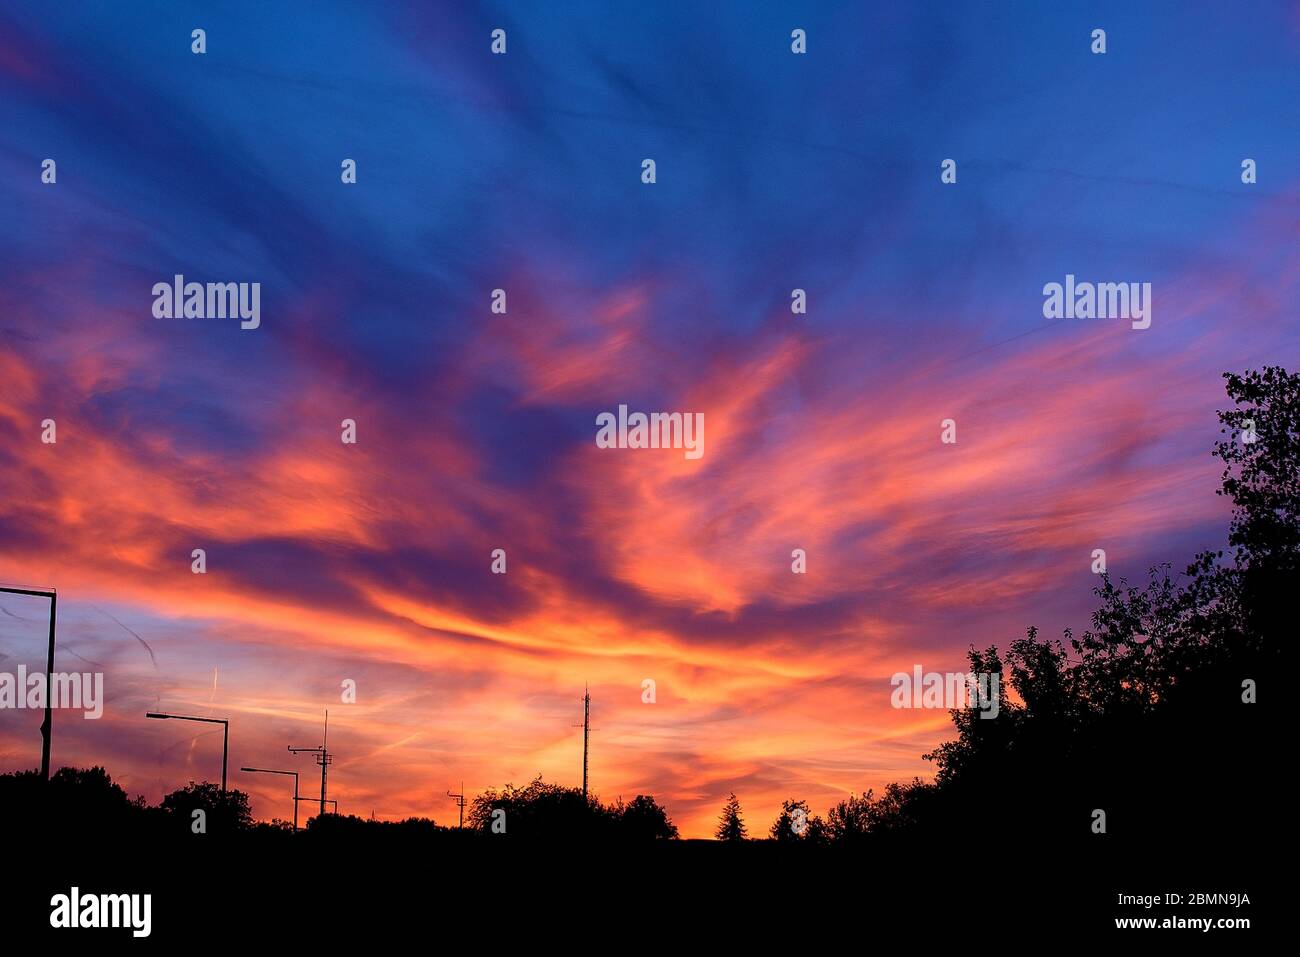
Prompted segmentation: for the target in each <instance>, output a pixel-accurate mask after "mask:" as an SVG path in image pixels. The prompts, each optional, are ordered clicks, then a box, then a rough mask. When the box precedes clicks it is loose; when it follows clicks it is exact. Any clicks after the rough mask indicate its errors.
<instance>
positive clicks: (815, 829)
mask: <svg viewBox="0 0 1300 957" xmlns="http://www.w3.org/2000/svg"><path fill="white" fill-rule="evenodd" d="M768 834H769V835H770V836H771V838H772V840H774V841H777V842H779V843H782V844H801V843H802V844H822V843H825V842H826V840H827V829H826V822H825V821H823V820H822V819H821V818H820V817H818V816H817V815H816V814H813V813H812V811H811V810H809V808H808V802H807V801H795V800H786V801H782V802H781V813H779V814H778V815H777V816H776V820H775V821H773V822H772V827H771V828H770V829H769V831H768Z"/></svg>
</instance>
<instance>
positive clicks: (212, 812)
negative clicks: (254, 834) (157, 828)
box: [159, 781, 253, 834]
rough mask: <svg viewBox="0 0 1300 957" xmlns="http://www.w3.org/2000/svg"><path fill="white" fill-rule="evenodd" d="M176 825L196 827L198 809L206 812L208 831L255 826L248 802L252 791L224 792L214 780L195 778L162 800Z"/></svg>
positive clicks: (188, 829)
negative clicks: (193, 824) (248, 792)
mask: <svg viewBox="0 0 1300 957" xmlns="http://www.w3.org/2000/svg"><path fill="white" fill-rule="evenodd" d="M159 807H161V808H162V810H163V811H164V812H166V814H167V818H168V820H169V821H170V822H171V825H172V826H173V827H180V828H183V829H184V830H185V831H187V832H188V831H191V830H192V823H193V820H194V812H195V811H196V810H201V811H203V813H204V814H205V815H206V822H205V824H206V828H207V833H209V834H212V833H222V834H229V833H233V832H235V831H241V830H247V829H248V828H251V827H252V826H253V813H252V811H251V810H250V809H249V806H248V795H247V794H245V793H244V792H243V791H236V790H230V791H225V792H224V793H223V792H222V790H221V788H219V787H218V786H217V785H215V784H213V783H211V782H210V781H201V782H194V781H191V782H190V783H189V784H187V785H186V786H185V787H183V788H177V789H176V790H175V791H172V792H171V793H170V794H168V795H166V796H164V797H163V799H162V802H161V803H160V804H159Z"/></svg>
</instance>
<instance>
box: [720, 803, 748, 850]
mask: <svg viewBox="0 0 1300 957" xmlns="http://www.w3.org/2000/svg"><path fill="white" fill-rule="evenodd" d="M716 833H717V838H718V840H719V841H743V840H745V836H746V831H745V822H744V820H743V819H742V818H741V816H740V802H739V801H738V800H736V792H735V791H732V792H731V797H730V798H728V799H727V803H726V805H725V806H724V807H723V808H722V817H721V818H720V819H719V820H718V830H717V832H716Z"/></svg>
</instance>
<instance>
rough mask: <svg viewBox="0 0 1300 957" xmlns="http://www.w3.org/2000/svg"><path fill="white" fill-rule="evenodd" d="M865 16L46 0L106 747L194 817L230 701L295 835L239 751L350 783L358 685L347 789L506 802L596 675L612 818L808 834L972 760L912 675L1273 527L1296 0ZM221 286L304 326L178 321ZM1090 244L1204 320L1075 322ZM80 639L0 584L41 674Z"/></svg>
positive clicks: (79, 561)
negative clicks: (1261, 509)
mask: <svg viewBox="0 0 1300 957" xmlns="http://www.w3.org/2000/svg"><path fill="white" fill-rule="evenodd" d="M835 6H837V5H832V4H825V5H822V4H818V5H816V6H815V7H814V12H792V8H791V5H789V4H786V3H776V2H772V3H755V2H744V3H740V2H737V3H731V4H714V3H681V4H673V5H668V6H667V7H665V5H663V4H659V3H651V4H633V3H626V4H624V3H618V4H609V3H597V2H592V3H557V4H549V3H547V4H543V3H528V4H524V3H519V4H510V5H498V4H483V5H476V4H470V3H451V2H444V3H438V2H421V3H404V4H387V3H384V4H378V3H377V4H361V3H358V4H351V3H349V4H343V3H322V2H311V3H306V2H294V3H276V4H264V3H260V2H258V3H254V2H238V3H223V4H211V3H193V2H151V3H145V2H131V3H126V4H119V3H114V4H96V3H68V4H47V3H38V2H35V0H18V2H16V3H6V4H5V5H4V9H3V11H0V225H2V226H3V228H0V582H3V583H7V584H20V585H29V586H54V587H57V589H58V591H59V596H60V597H59V619H58V648H59V651H58V659H57V669H58V670H77V671H103V673H104V675H105V686H106V694H107V706H106V710H105V714H104V717H103V718H102V719H101V720H98V721H90V720H83V718H82V717H81V716H80V715H79V714H76V713H73V712H60V713H56V714H55V725H54V738H53V758H54V766H55V767H56V768H57V767H60V766H63V765H76V766H87V765H91V764H102V765H104V766H105V767H107V768H108V770H109V772H110V773H111V774H112V775H113V777H114V779H115V780H117V781H118V782H119V783H121V784H122V785H123V786H124V787H125V788H126V789H127V791H128V792H129V793H130V794H132V795H135V794H143V795H145V796H146V797H147V798H148V799H149V800H150V801H157V800H158V799H159V798H160V797H161V796H162V795H163V794H164V793H166V792H167V791H170V790H172V789H174V788H176V787H179V786H181V785H183V784H185V783H186V782H187V781H188V780H190V779H191V778H193V779H199V780H201V779H205V778H206V779H208V780H214V781H215V780H218V779H219V774H220V761H221V735H220V730H219V729H217V730H215V731H210V730H208V729H207V728H206V727H204V726H200V725H187V724H184V723H181V722H159V721H146V720H145V718H144V713H145V711H147V710H155V709H156V710H165V711H172V712H177V713H185V714H197V715H213V716H218V717H228V718H229V719H230V720H231V739H230V748H231V755H230V766H231V769H232V771H231V782H232V785H233V786H238V787H239V788H241V789H243V790H246V791H248V792H249V793H250V794H251V795H252V803H253V811H254V814H255V816H256V817H258V818H259V819H270V818H271V817H281V818H288V817H289V816H290V813H291V804H290V801H289V800H288V797H289V791H288V786H287V785H285V784H282V782H281V781H280V780H278V779H276V778H271V777H268V776H262V775H243V774H240V773H238V771H236V770H235V769H237V768H238V767H239V766H241V765H255V766H259V767H272V768H285V769H297V770H300V771H302V772H303V775H304V776H303V785H302V786H303V790H304V792H309V791H310V790H311V788H312V786H313V784H314V782H315V780H316V779H315V778H314V777H313V775H314V774H315V773H316V769H315V766H314V765H313V764H312V763H311V762H310V759H309V756H305V755H304V756H300V757H297V758H295V757H294V756H292V755H289V754H287V753H286V751H285V747H286V745H294V746H295V747H299V746H314V745H317V744H319V743H320V733H321V719H322V715H323V712H324V710H325V709H326V708H329V709H330V744H331V750H332V751H333V752H334V753H335V755H336V758H335V763H334V765H333V768H332V772H331V779H330V796H331V797H332V798H335V799H337V800H338V802H339V807H340V810H342V811H343V812H345V813H354V814H360V815H364V816H369V815H370V814H371V813H372V811H373V813H374V814H375V816H377V817H381V818H387V819H395V818H400V817H405V816H409V815H417V814H418V815H430V816H433V817H434V818H435V819H437V820H438V821H439V822H440V823H448V822H450V823H455V819H456V809H455V806H454V804H453V802H451V801H450V800H449V799H448V798H447V797H446V796H445V792H446V791H447V790H449V789H450V790H455V789H456V788H458V787H459V785H460V783H461V782H462V781H463V782H464V786H465V789H466V791H467V792H469V793H470V794H471V795H472V794H473V793H478V792H481V791H483V790H484V789H486V788H488V787H498V788H499V787H501V786H502V785H504V784H506V783H508V782H513V783H515V784H525V783H527V781H529V780H530V779H532V778H533V777H535V776H536V775H537V774H539V773H540V774H542V775H544V776H545V778H546V779H547V780H549V781H555V782H558V783H560V784H565V785H569V786H579V785H580V784H581V777H582V730H581V728H580V727H574V724H575V723H580V722H581V720H582V701H581V699H582V694H583V687H584V684H589V685H590V688H591V696H592V716H593V718H592V724H593V727H594V728H595V729H596V730H595V731H593V733H592V760H591V784H592V790H593V791H594V792H595V793H597V794H598V795H600V796H601V797H602V798H603V799H614V798H616V797H618V796H620V795H621V796H622V797H624V798H626V799H630V798H632V797H633V796H634V795H636V794H639V793H649V794H653V795H655V796H656V797H657V798H658V799H659V800H660V801H661V802H662V803H664V804H665V805H666V806H667V808H668V811H669V813H670V815H671V816H672V818H673V820H674V821H675V822H676V823H677V824H678V825H679V827H680V828H681V830H682V833H683V835H684V836H688V837H701V836H708V835H710V834H711V833H712V829H713V825H714V822H715V820H716V818H717V815H718V813H719V810H720V808H721V806H722V804H723V802H724V801H725V799H726V797H727V794H728V793H729V792H731V791H734V792H735V793H736V794H737V796H738V797H739V798H740V801H741V804H742V806H743V807H744V810H745V814H746V818H747V820H748V822H749V825H750V828H751V831H757V832H760V833H765V832H766V830H767V828H768V826H769V824H770V823H771V821H772V819H773V818H774V817H775V816H776V813H777V811H778V808H779V804H780V802H781V800H782V799H784V798H804V799H806V800H808V801H809V802H810V804H811V806H812V808H813V810H814V811H816V812H818V813H825V811H826V809H827V807H828V806H829V805H830V804H832V803H834V802H835V801H838V800H839V799H841V798H843V797H845V796H847V795H848V794H849V793H850V792H857V793H861V792H863V791H865V790H867V789H868V788H876V789H879V788H880V787H882V786H883V785H884V784H886V783H888V782H890V781H894V780H906V779H910V778H911V777H912V776H914V775H921V776H922V777H925V776H928V775H929V774H930V773H931V772H932V768H931V765H930V764H929V763H928V762H925V761H923V760H922V759H921V757H920V756H921V754H922V753H924V752H925V751H928V750H930V749H931V748H932V747H933V746H934V745H935V744H937V743H939V742H940V741H942V740H944V739H945V738H946V737H947V736H948V735H949V733H950V728H951V725H950V722H949V718H948V715H947V713H946V712H944V711H941V710H928V711H927V710H895V709H893V708H891V707H890V695H889V692H890V686H889V678H890V676H891V675H892V674H893V673H895V672H897V671H901V670H905V671H911V669H912V668H913V666H914V665H917V664H919V665H921V666H923V667H924V668H925V669H926V670H937V671H950V670H964V668H965V666H966V661H965V651H966V649H967V648H968V647H969V646H970V645H972V644H973V645H976V646H979V647H985V646H987V645H989V644H993V643H996V644H999V645H1001V646H1003V647H1005V646H1006V645H1007V643H1008V642H1010V641H1011V640H1012V639H1014V638H1016V637H1019V636H1020V635H1021V634H1023V632H1024V629H1025V628H1026V627H1027V626H1029V625H1037V626H1039V627H1040V628H1041V629H1042V630H1043V631H1044V632H1045V633H1047V634H1049V635H1059V633H1060V630H1061V629H1062V628H1063V627H1066V626H1071V627H1073V628H1075V629H1076V630H1082V629H1083V628H1084V627H1086V625H1087V624H1088V613H1089V611H1090V609H1091V607H1092V604H1093V599H1092V597H1091V595H1090V589H1091V588H1092V587H1094V586H1095V585H1096V584H1097V578H1096V576H1094V575H1093V574H1092V573H1091V571H1090V564H1091V560H1092V559H1091V553H1092V550H1093V549H1095V548H1104V549H1105V550H1106V552H1107V556H1108V561H1109V564H1110V569H1111V572H1112V574H1113V575H1115V576H1126V577H1128V578H1130V579H1137V578H1141V577H1144V575H1145V569H1146V568H1147V566H1149V565H1150V564H1152V563H1154V562H1158V561H1172V562H1174V563H1175V564H1176V565H1177V566H1179V567H1181V566H1182V565H1183V564H1185V563H1186V562H1187V561H1188V560H1190V559H1191V558H1192V556H1193V555H1194V554H1195V553H1196V552H1197V551H1199V550H1202V549H1206V548H1216V547H1222V545H1223V539H1224V529H1225V526H1226V520H1227V506H1226V505H1225V502H1224V501H1223V500H1222V499H1221V498H1217V497H1216V496H1215V495H1214V489H1215V488H1216V487H1217V484H1218V476H1219V470H1218V468H1217V466H1216V461H1215V460H1214V459H1213V458H1212V456H1211V454H1210V449H1211V447H1212V445H1213V443H1214V441H1215V440H1216V439H1217V438H1218V437H1219V435H1218V426H1217V423H1216V421H1215V418H1214V411H1215V409H1216V408H1222V407H1223V405H1224V401H1225V400H1224V398H1223V387H1222V380H1221V378H1220V374H1221V373H1222V372H1223V371H1225V370H1241V369H1245V368H1250V367H1258V366H1260V365H1263V364H1267V363H1273V364H1284V365H1290V366H1292V367H1294V366H1295V365H1296V364H1297V360H1300V312H1298V311H1297V306H1298V305H1300V226H1298V224H1300V109H1297V104H1300V7H1297V5H1296V4H1294V3H1260V4H1253V5H1251V7H1250V9H1249V11H1245V10H1242V9H1240V8H1238V7H1236V6H1234V5H1218V4H1202V5H1188V4H1182V3H1178V4H1174V3H1170V4H1162V5H1147V4H1143V5H1142V8H1143V9H1142V10H1141V11H1135V10H1133V9H1132V7H1133V5H1131V4H1128V3H1122V4H1121V3H1116V4H1087V5H1083V4H1079V5H1058V4H1050V5H1048V4H1038V3H1023V4H1014V5H1008V6H1005V7H993V6H992V5H975V4H971V5H965V4H934V5H931V6H929V7H927V6H925V5H915V6H914V5H912V4H898V5H890V7H889V8H888V9H884V10H872V11H869V12H867V11H863V10H859V9H858V8H859V6H860V5H858V4H844V5H843V8H844V9H840V10H835V9H833V7H835ZM895 6H896V7H897V8H896V9H895ZM272 8H274V9H272ZM196 27H202V28H204V29H205V30H206V31H207V45H208V52H207V53H206V54H203V55H194V54H192V53H191V52H190V43H191V39H190V33H191V30H193V29H194V28H196ZM496 27H501V28H503V29H505V30H506V31H507V36H508V52H507V54H506V55H504V56H494V55H492V54H491V52H490V50H489V45H490V34H491V31H492V30H493V29H494V28H496ZM796 27H799V28H803V29H805V30H807V35H808V52H807V54H805V55H802V56H798V55H793V54H792V53H791V50H790V31H791V30H792V29H794V28H796ZM1097 27H1101V28H1104V29H1106V31H1107V36H1108V52H1107V53H1106V54H1105V55H1095V54H1093V53H1091V52H1090V49H1089V45H1090V39H1089V36H1090V33H1091V31H1092V30H1093V29H1094V28H1097ZM45 158H53V159H55V160H56V161H57V164H58V165H57V183H56V184H53V185H48V184H43V183H42V182H41V161H42V160H43V159H45ZM344 158H352V159H355V160H356V161H357V183H356V184H355V185H345V184H343V183H342V182H341V181H340V163H341V162H342V160H343V159H344ZM645 158H653V159H654V160H655V161H656V164H657V182H656V183H654V184H653V185H646V184H643V183H642V182H641V163H642V160H643V159H645ZM945 158H953V159H955V160H956V161H957V163H958V180H957V183H956V184H953V185H945V184H942V183H941V182H940V177H939V173H940V163H941V161H942V160H944V159H945ZM1244 158H1253V159H1254V160H1255V161H1256V162H1257V166H1258V177H1259V181H1258V183H1256V184H1254V185H1246V184H1243V183H1242V182H1241V176H1240V173H1241V161H1242V160H1243V159H1244ZM178 273H179V274H183V275H184V276H185V277H186V279H187V280H194V281H199V282H208V281H213V282H234V281H250V282H251V281H257V282H260V283H261V284H262V285H261V289H262V293H261V295H262V299H261V326H260V328H258V329H255V330H242V329H240V327H239V323H238V321H237V320H228V319H188V320H187V319H159V318H155V317H154V316H153V315H152V312H151V309H152V305H153V297H152V295H151V288H152V286H153V285H154V283H157V282H160V281H161V282H171V280H172V277H173V276H174V275H175V274H178ZM1067 273H1069V274H1074V275H1075V276H1077V277H1078V278H1079V279H1080V280H1081V281H1082V280H1089V281H1099V282H1100V281H1115V282H1150V283H1151V284H1152V289H1153V303H1154V305H1153V312H1152V324H1151V327H1150V328H1149V329H1146V330H1134V329H1132V328H1130V325H1129V323H1128V322H1126V321H1122V320H1110V319H1092V320H1089V319H1076V320H1049V319H1045V318H1044V317H1043V312H1042V304H1043V293H1042V289H1043V286H1044V284H1046V283H1050V282H1063V281H1064V278H1065V276H1066V274H1067ZM495 288H503V289H505V290H506V291H507V295H508V312H507V314H505V315H494V314H493V313H492V312H491V310H490V301H491V293H492V290H493V289H495ZM794 288H802V289H805V290H807V297H808V313H807V315H803V316H797V315H792V313H791V310H790V294H791V290H792V289H794ZM620 404H626V405H628V406H629V408H631V409H633V410H643V411H651V410H656V411H659V410H662V411H683V412H684V411H692V412H694V411H698V412H703V413H704V416H705V423H706V425H705V453H704V455H703V457H702V458H700V459H698V460H689V459H687V458H685V457H684V456H683V454H682V452H681V451H679V450H627V449H623V450H616V449H599V448H597V447H596V444H595V441H594V437H595V433H596V416H597V415H599V414H600V413H602V412H606V411H615V410H617V408H618V406H619V405H620ZM345 418H352V419H355V421H356V423H357V435H358V441H357V444H356V445H344V444H343V443H342V442H341V441H340V432H341V429H340V423H341V421H342V420H343V419H345ZM947 418H951V419H954V420H955V421H956V423H957V430H958V441H957V444H955V445H945V444H942V443H941V442H940V431H941V429H940V423H941V421H942V420H944V419H947ZM45 419H54V420H55V422H56V423H57V443H56V444H53V445H51V444H44V443H42V441H41V433H42V426H41V423H42V421H43V420H45ZM195 548H203V549H205V550H206V554H207V568H208V571H207V574H206V575H195V574H192V573H191V570H190V569H191V557H190V556H191V551H192V550H193V549H195ZM495 548H504V549H505V550H506V553H507V556H508V558H507V560H508V572H507V574H505V575H494V574H492V573H491V569H490V564H491V560H490V553H491V551H492V550H493V549H495ZM796 548H802V549H805V550H806V552H807V556H808V570H807V574H805V575H796V574H792V572H791V568H790V565H791V551H792V550H793V549H796ZM45 628H46V603H45V602H44V601H43V600H39V599H34V598H20V597H13V596H4V595H0V670H10V671H11V670H13V669H14V668H16V666H17V665H18V664H20V663H22V664H26V665H27V666H28V667H29V668H39V667H41V666H42V664H43V660H44V653H45V651H44V649H45ZM646 678H650V679H653V680H654V681H655V682H656V685H657V700H656V702H655V703H653V704H645V703H643V702H642V681H643V679H646ZM345 679H352V680H354V681H355V682H356V685H357V702H356V703H355V704H344V703H342V702H341V700H340V694H341V684H342V682H343V681H344V680H345ZM40 718H41V716H40V713H39V712H31V711H0V771H10V770H16V769H21V768H32V767H36V766H37V765H38V764H39V760H40V737H39V733H38V730H37V729H38V726H39V723H40ZM196 734H197V735H198V736H197V737H196Z"/></svg>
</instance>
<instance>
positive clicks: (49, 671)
mask: <svg viewBox="0 0 1300 957" xmlns="http://www.w3.org/2000/svg"><path fill="white" fill-rule="evenodd" d="M0 592H5V593H6V594H9V595H32V596H34V597H36V598H48V599H49V600H50V646H49V649H48V651H47V652H46V655H45V720H44V721H42V722H41V780H42V781H48V780H49V779H50V734H51V732H52V731H53V730H54V712H53V711H52V710H51V707H52V704H53V699H54V606H55V604H56V603H57V602H58V596H57V595H56V594H55V593H54V589H53V588H8V587H5V586H3V585H0Z"/></svg>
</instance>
